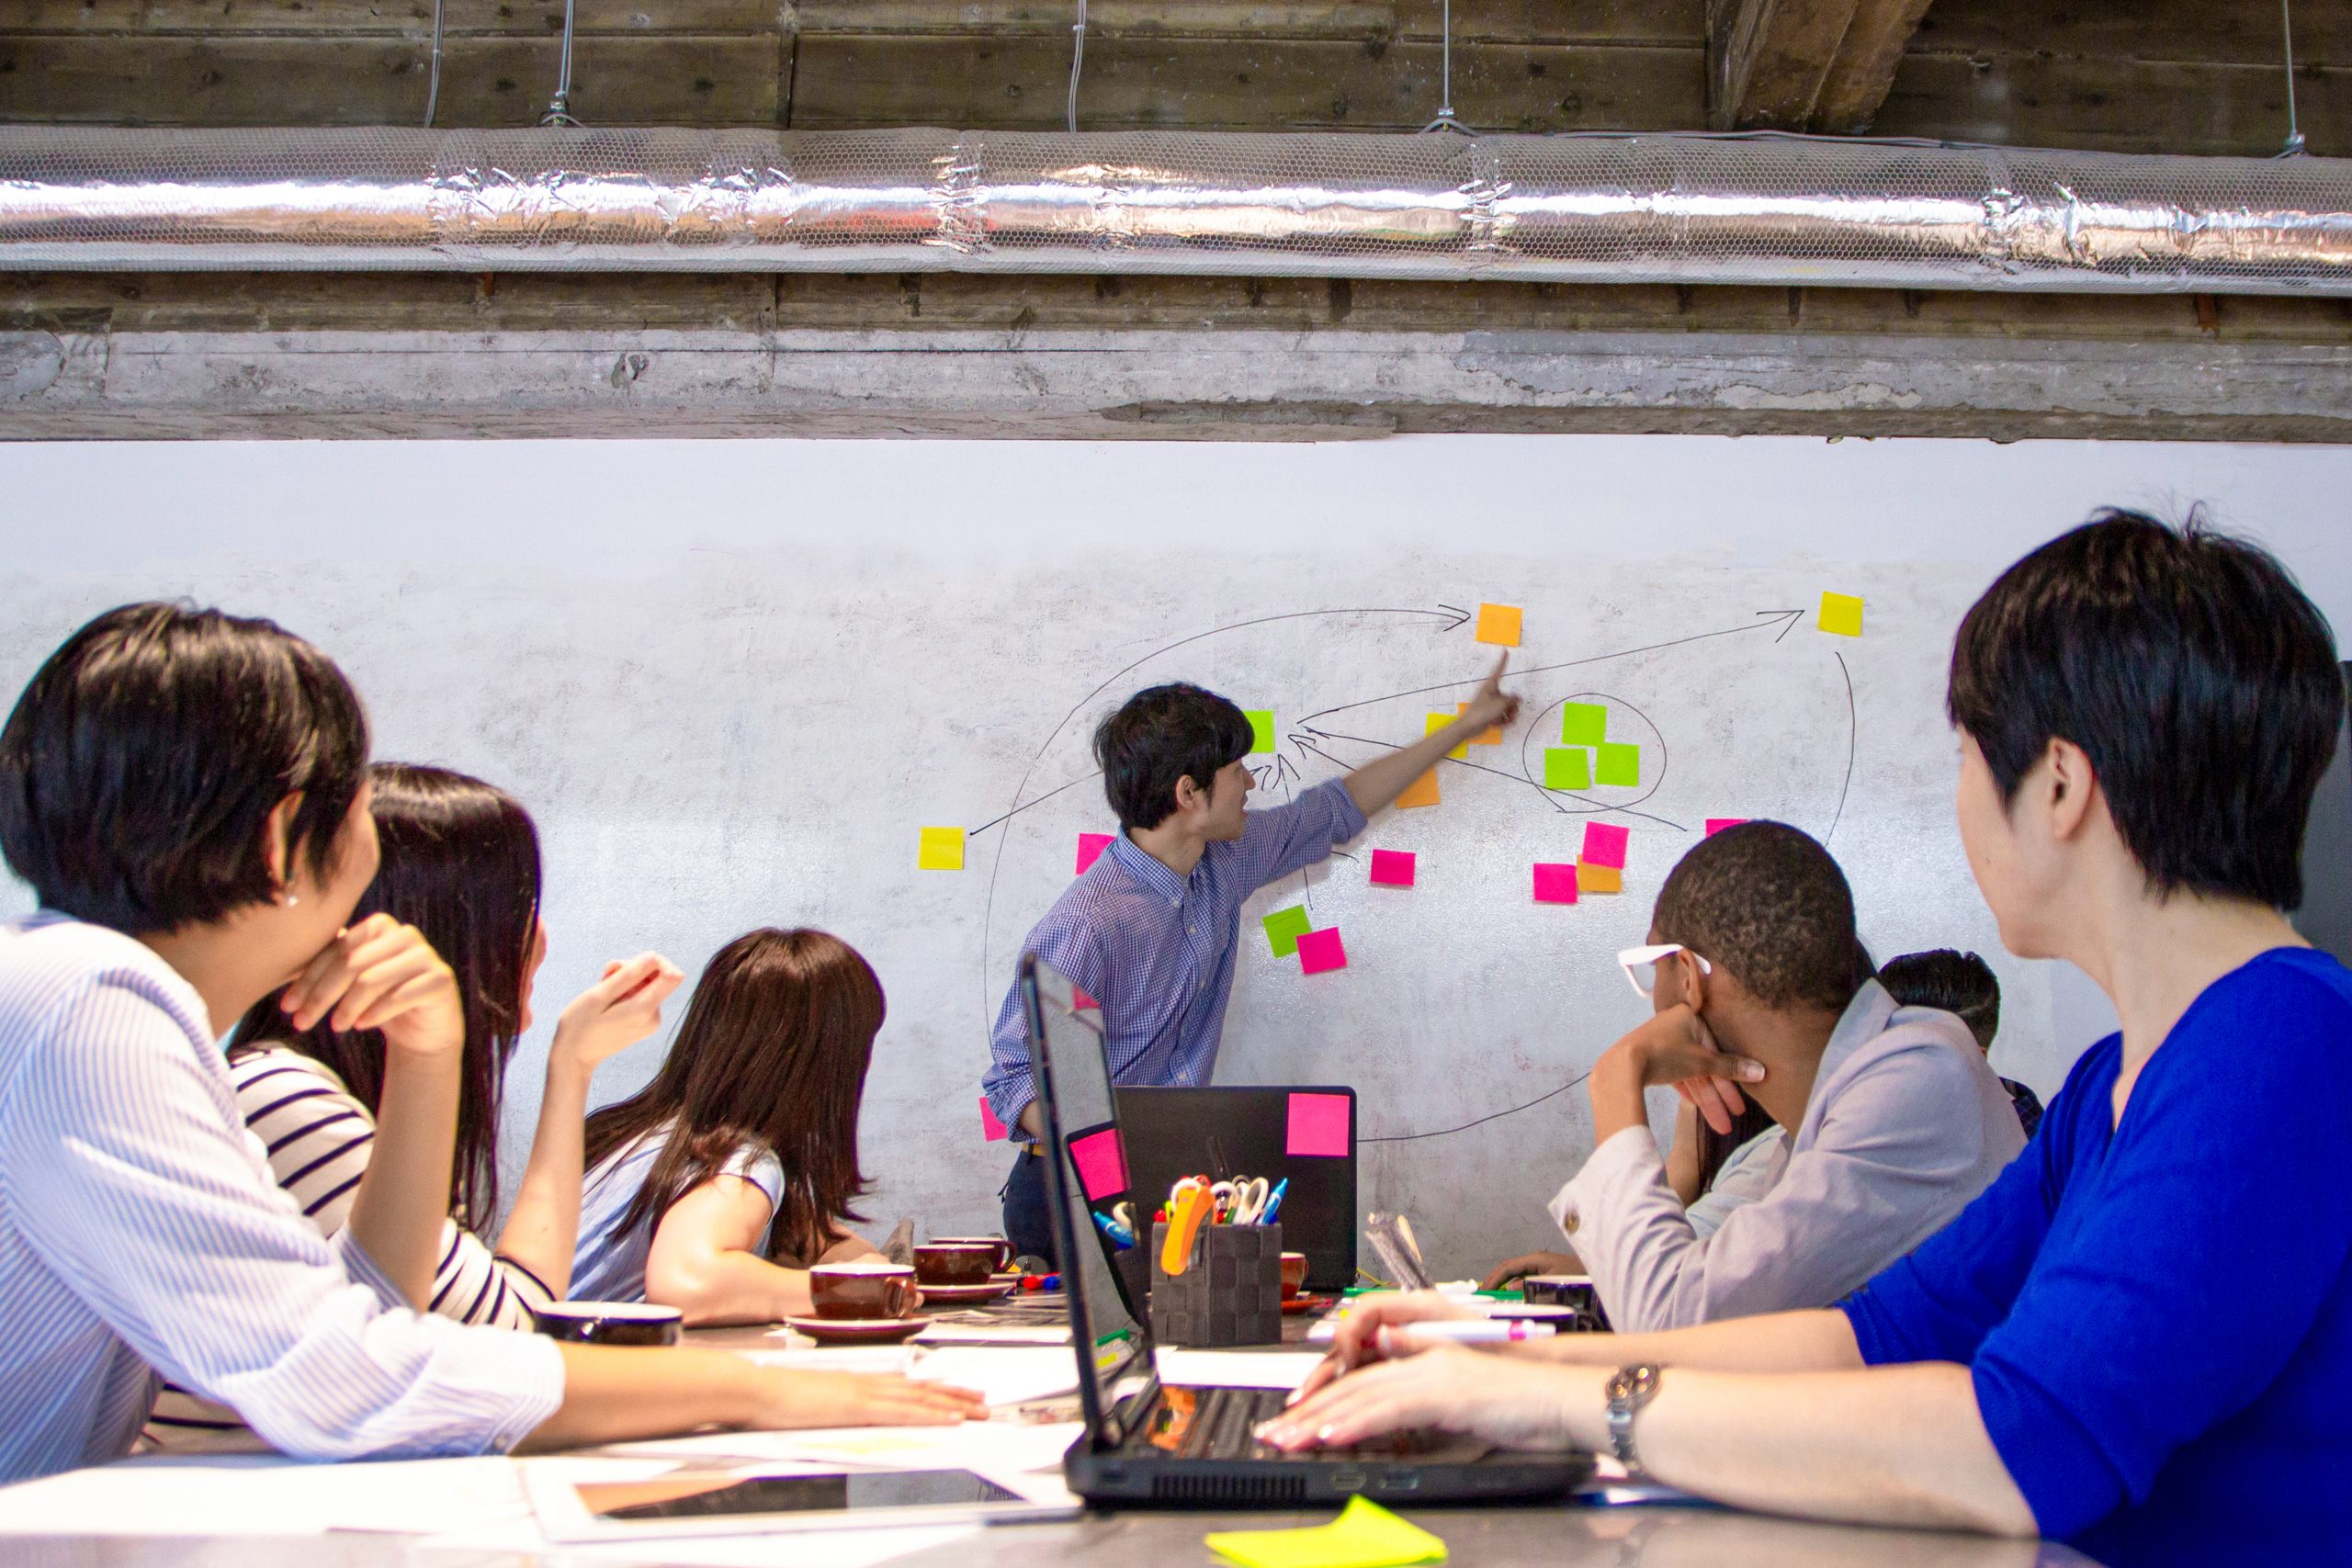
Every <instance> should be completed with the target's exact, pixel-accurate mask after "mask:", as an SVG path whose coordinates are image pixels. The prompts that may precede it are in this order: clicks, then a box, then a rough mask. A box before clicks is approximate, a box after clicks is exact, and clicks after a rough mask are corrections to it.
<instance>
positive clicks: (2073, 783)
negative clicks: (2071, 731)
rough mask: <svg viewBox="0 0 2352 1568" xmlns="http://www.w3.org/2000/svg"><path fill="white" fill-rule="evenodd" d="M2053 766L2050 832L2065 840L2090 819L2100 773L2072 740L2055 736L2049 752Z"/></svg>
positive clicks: (2050, 765)
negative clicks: (2092, 800) (2092, 799)
mask: <svg viewBox="0 0 2352 1568" xmlns="http://www.w3.org/2000/svg"><path fill="white" fill-rule="evenodd" d="M2047 761H2048V763H2049V767H2050V784H2049V793H2048V795H2047V796H2046V798H2047V799H2048V801H2049V809H2050V836H2051V837H2052V839H2054V840H2058V841H2059V842H2061V843H2064V842H2065V841H2067V840H2071V839H2074V838H2075V837H2076V836H2077V835H2079V834H2080V833H2081V832H2082V830H2083V828H2084V826H2085V825H2086V823H2088V822H2089V821H2090V819H2091V798H2092V796H2093V795H2096V794H2097V793H2098V773H2097V772H2096V771H2095V770H2094V769H2093V768H2092V767H2091V760H2090V756H2089V754H2088V753H2087V752H2086V751H2085V750H2083V749H2082V748H2081V747H2079V746H2077V745H2075V743H2074V742H2073V741H2071V740H2061V739H2054V738H2053V739H2052V740H2051V742H2050V750H2049V751H2048V753H2047Z"/></svg>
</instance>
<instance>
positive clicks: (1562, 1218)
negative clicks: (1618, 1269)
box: [1551, 1127, 1666, 1258]
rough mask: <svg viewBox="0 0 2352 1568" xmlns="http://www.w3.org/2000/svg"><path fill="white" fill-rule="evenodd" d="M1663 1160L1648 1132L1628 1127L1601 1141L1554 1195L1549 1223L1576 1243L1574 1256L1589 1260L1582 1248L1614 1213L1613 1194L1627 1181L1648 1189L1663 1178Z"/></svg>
mask: <svg viewBox="0 0 2352 1568" xmlns="http://www.w3.org/2000/svg"><path fill="white" fill-rule="evenodd" d="M1665 1168H1666V1161H1665V1160H1664V1159H1663V1158H1661V1157H1660V1156H1659V1155H1658V1152H1657V1139H1656V1138H1654V1137H1652V1136H1650V1130H1649V1129H1648V1128H1647V1127H1628V1128H1626V1129H1625V1130H1624V1131H1623V1132H1621V1133H1618V1134H1614V1135H1612V1136H1611V1137H1609V1138H1607V1139H1604V1140H1603V1141H1602V1143H1601V1145H1600V1147H1599V1148H1597V1149H1595V1150H1593V1151H1592V1157H1591V1158H1590V1159H1589V1160H1587V1161H1585V1162H1584V1168H1583V1169H1582V1170H1579V1171H1577V1173H1576V1175H1575V1176H1574V1177H1573V1178H1572V1179H1569V1181H1568V1182H1567V1183H1566V1185H1565V1186H1563V1187H1562V1188H1561V1189H1560V1190H1559V1191H1558V1192H1556V1193H1555V1194H1554V1195H1553V1198H1552V1203H1551V1213H1552V1223H1553V1224H1556V1225H1558V1226H1559V1227H1560V1231H1561V1234H1563V1235H1566V1237H1567V1238H1568V1240H1569V1241H1570V1242H1571V1243H1572V1244H1578V1245H1577V1256H1578V1257H1579V1258H1589V1257H1590V1256H1591V1255H1590V1254H1589V1253H1588V1252H1586V1251H1585V1250H1584V1245H1585V1244H1589V1241H1590V1238H1591V1234H1592V1227H1593V1226H1595V1225H1597V1224H1601V1223H1602V1222H1603V1221H1604V1220H1605V1219H1606V1217H1607V1216H1608V1215H1609V1214H1610V1213H1612V1212H1613V1211H1612V1204H1611V1197H1612V1195H1613V1194H1615V1193H1616V1192H1618V1191H1619V1190H1622V1189H1623V1187H1624V1186H1625V1185H1626V1183H1628V1182H1632V1183H1634V1185H1636V1186H1641V1187H1646V1186H1648V1185H1649V1184H1650V1183H1651V1182H1652V1181H1655V1180H1657V1179H1660V1178H1661V1177H1662V1176H1663V1175H1664V1173H1665ZM1622 1207H1623V1206H1622V1205H1617V1206H1616V1208H1617V1209H1618V1210H1622Z"/></svg>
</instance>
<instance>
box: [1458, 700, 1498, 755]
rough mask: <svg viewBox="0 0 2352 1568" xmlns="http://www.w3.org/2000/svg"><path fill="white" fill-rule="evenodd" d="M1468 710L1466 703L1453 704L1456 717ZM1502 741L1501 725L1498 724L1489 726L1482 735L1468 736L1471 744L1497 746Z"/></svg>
mask: <svg viewBox="0 0 2352 1568" xmlns="http://www.w3.org/2000/svg"><path fill="white" fill-rule="evenodd" d="M1469 711H1470V705H1469V704H1468V703H1456V704H1454V705H1453V713H1454V716H1455V717H1457V718H1458V717H1460V716H1462V715H1464V714H1465V713H1468V712H1469ZM1502 743H1503V727H1502V726H1501V725H1499V724H1498V725H1493V726H1491V727H1489V728H1487V732H1486V733H1485V734H1484V735H1474V736H1472V737H1471V738H1470V744H1471V745H1473V746H1499V745H1501V744H1502Z"/></svg>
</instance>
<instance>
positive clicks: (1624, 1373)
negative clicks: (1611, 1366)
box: [1602, 1361, 1663, 1475]
mask: <svg viewBox="0 0 2352 1568" xmlns="http://www.w3.org/2000/svg"><path fill="white" fill-rule="evenodd" d="M1661 1371H1663V1369H1661V1368H1659V1367H1657V1365H1655V1364H1653V1363H1651V1362H1647V1361H1644V1362H1640V1363H1638V1364H1636V1365H1634V1366H1630V1367H1620V1368H1618V1369H1617V1371H1615V1372H1614V1373H1613V1374H1612V1375H1611V1377H1610V1379H1609V1382H1608V1383H1607V1384H1606V1385H1605V1386H1604V1388H1603V1391H1602V1392H1603V1393H1606V1394H1607V1395H1608V1399H1609V1447H1610V1449H1611V1451H1613V1452H1614V1453H1615V1454H1616V1456H1617V1462H1618V1463H1620V1464H1622V1465H1623V1466H1624V1467H1625V1469H1626V1471H1627V1472H1628V1473H1630V1474H1634V1475H1640V1474H1642V1473H1643V1471H1642V1461H1641V1460H1640V1459H1639V1458H1638V1457H1636V1455H1635V1453H1634V1416H1638V1415H1640V1414H1641V1411H1642V1406H1644V1405H1645V1404H1648V1403H1649V1402H1650V1401H1651V1400H1653V1399H1655V1398H1657V1388H1658V1379H1659V1374H1660V1373H1661Z"/></svg>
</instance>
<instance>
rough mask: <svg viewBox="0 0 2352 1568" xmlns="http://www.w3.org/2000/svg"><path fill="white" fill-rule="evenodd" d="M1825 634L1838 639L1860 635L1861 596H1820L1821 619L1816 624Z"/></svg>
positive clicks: (1850, 594) (1831, 594)
mask: <svg viewBox="0 0 2352 1568" xmlns="http://www.w3.org/2000/svg"><path fill="white" fill-rule="evenodd" d="M1816 624H1818V625H1819V626H1820V627H1821V629H1822V630H1823V631H1826V632H1834V633H1836V634H1837V635H1838V636H1839V637H1860V636H1861V635H1862V596H1861V595H1860V594H1859V593H1824V594H1823V595H1822V596H1821V618H1820V620H1819V622H1818V623H1816Z"/></svg>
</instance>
